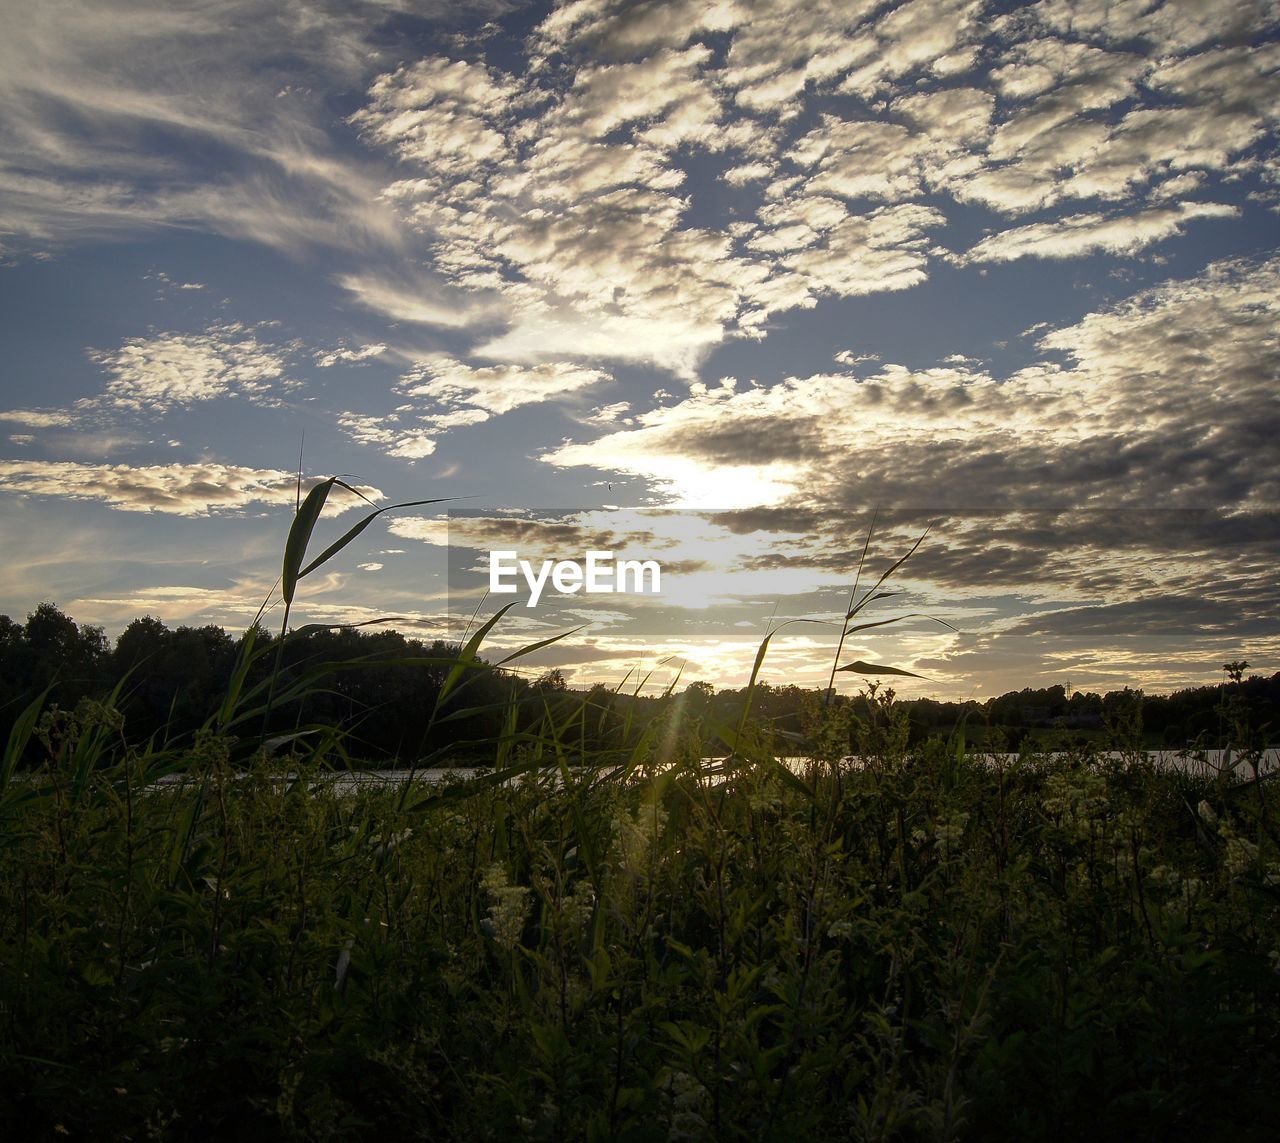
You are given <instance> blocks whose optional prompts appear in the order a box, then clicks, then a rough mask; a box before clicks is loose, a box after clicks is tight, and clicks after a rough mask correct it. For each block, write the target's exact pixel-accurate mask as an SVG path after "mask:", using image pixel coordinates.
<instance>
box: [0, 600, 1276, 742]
mask: <svg viewBox="0 0 1280 1143" xmlns="http://www.w3.org/2000/svg"><path fill="white" fill-rule="evenodd" d="M247 635H248V633H247V632H246V634H245V635H241V636H239V637H238V638H235V637H232V636H231V635H229V634H228V633H227V632H226V631H225V630H223V629H222V628H221V627H218V626H215V625H205V626H201V627H190V626H178V627H174V628H170V627H167V626H166V625H165V624H164V623H162V622H161V621H160V620H159V619H155V618H153V617H151V616H144V617H142V618H138V619H134V620H133V621H132V622H130V623H129V624H128V626H126V627H125V629H124V630H123V631H122V632H121V634H120V636H119V637H118V638H117V639H116V640H115V642H114V644H113V643H112V642H111V641H110V640H109V639H108V638H107V636H106V634H105V633H104V631H103V629H102V628H101V627H97V626H93V625H90V624H77V623H76V622H75V621H74V620H73V619H72V618H71V617H69V616H67V615H65V614H64V613H63V612H62V611H61V610H59V608H58V607H57V606H55V605H54V604H52V603H41V604H40V605H39V606H38V607H36V609H35V610H34V611H32V612H31V614H30V615H29V616H28V617H27V619H26V622H25V623H18V622H15V621H14V620H12V619H11V618H10V617H9V616H6V615H0V741H2V740H3V738H4V737H7V735H8V732H9V728H10V727H11V726H12V724H13V722H14V720H15V719H16V718H17V716H18V715H19V714H20V712H21V711H22V710H23V709H24V708H25V707H26V706H27V705H28V704H29V703H30V702H31V701H32V699H33V698H34V697H35V696H37V695H39V694H41V693H43V692H46V691H47V692H48V701H50V702H54V703H57V704H58V705H59V706H61V707H62V708H64V709H71V708H74V707H75V705H76V704H77V703H78V702H79V701H81V700H82V699H85V698H101V697H103V696H105V695H107V694H109V693H111V692H112V691H113V690H114V691H116V694H117V700H116V702H117V705H118V707H119V708H120V710H121V711H122V713H123V714H124V715H125V720H126V732H127V735H128V737H129V739H130V740H131V741H135V742H143V741H147V740H148V739H157V738H158V739H159V740H161V741H165V740H171V741H175V742H176V741H181V740H182V739H183V738H184V737H189V736H190V735H192V734H193V733H194V732H195V731H196V730H197V729H198V728H199V727H200V726H201V725H202V724H204V723H205V722H206V721H207V720H208V719H209V718H210V717H211V716H212V715H213V713H214V711H215V710H217V708H218V704H219V703H220V702H221V701H222V698H223V696H224V695H225V694H226V691H227V687H228V684H229V683H230V681H231V678H232V672H233V671H234V669H235V666H236V663H237V661H238V659H239V656H240V653H241V650H242V647H243V643H244V640H245V638H246V637H247ZM254 638H255V640H256V641H257V644H256V645H258V646H260V647H267V648H268V649H269V652H270V653H268V654H265V655H262V656H260V657H259V658H258V659H256V660H255V662H254V664H253V666H252V668H251V670H250V675H249V678H248V680H247V683H248V685H253V684H254V683H255V682H258V681H261V680H262V679H264V678H265V677H266V676H267V675H269V674H270V673H271V671H272V670H273V669H274V668H275V664H276V661H277V653H276V652H277V651H278V652H279V655H278V658H279V662H280V672H281V674H280V686H279V690H280V692H281V693H286V692H287V690H288V686H289V684H290V683H291V682H293V681H295V680H297V679H299V678H301V677H303V676H305V675H307V674H308V672H314V673H316V674H317V677H319V676H320V675H321V674H323V679H322V681H321V682H319V683H318V684H317V685H316V686H315V687H313V688H311V689H310V690H309V691H308V693H307V694H306V695H305V697H303V698H302V699H300V700H298V701H285V702H281V703H279V704H278V705H277V707H276V708H275V709H273V712H272V715H271V720H270V723H269V724H266V725H264V726H263V728H262V729H263V731H264V733H265V732H268V731H269V732H270V733H272V734H280V733H286V732H288V731H290V730H292V729H296V728H299V727H307V726H330V727H341V728H342V729H343V731H344V734H345V738H346V748H347V750H348V751H349V752H350V754H351V755H352V756H353V757H357V758H359V759H360V760H361V761H363V762H374V763H380V762H388V761H400V762H409V761H413V760H415V759H419V758H422V757H425V756H428V755H430V754H432V752H436V751H439V750H440V749H441V748H443V747H453V748H454V751H453V752H454V753H455V755H456V756H458V757H459V759H460V760H461V759H466V757H467V754H468V751H469V750H471V751H473V752H474V753H475V754H476V760H482V759H483V756H484V754H485V748H484V747H483V745H481V744H483V743H484V742H486V741H492V740H493V739H494V738H496V737H498V736H499V735H501V734H504V733H506V734H510V733H511V731H512V730H513V729H516V730H519V729H521V728H525V729H528V728H529V727H531V726H533V725H534V724H535V723H536V722H537V721H538V719H539V718H540V716H541V715H542V714H545V713H546V712H547V711H548V710H551V711H553V713H555V715H556V721H557V725H559V726H561V727H564V726H565V725H568V724H567V723H566V714H571V713H572V712H574V711H576V712H577V714H576V719H577V722H576V730H575V733H576V735H577V743H576V744H577V746H578V747H579V748H586V749H589V750H594V751H604V752H607V751H608V750H610V749H615V748H616V749H618V750H619V751H621V750H624V749H626V748H627V746H628V744H629V743H630V742H631V741H633V740H634V733H635V732H636V728H638V727H641V726H644V725H649V724H651V723H652V722H653V720H654V719H655V718H662V717H675V718H677V719H678V720H679V722H680V725H681V728H682V731H683V732H684V733H685V734H686V735H688V734H692V735H694V736H697V737H699V738H700V745H701V749H703V750H704V751H705V752H706V753H719V752H722V750H723V743H722V742H720V741H718V740H717V731H718V729H719V728H722V727H727V726H732V725H734V724H735V723H736V721H737V718H738V716H739V714H740V712H741V710H742V706H743V703H744V702H746V701H747V699H748V695H747V693H746V691H745V689H734V688H727V689H721V690H717V689H716V688H715V687H714V686H712V685H711V684H710V683H706V682H694V683H691V684H689V685H688V686H686V687H685V688H684V689H683V690H682V691H681V692H679V693H672V694H668V695H665V696H664V695H657V696H652V695H630V694H624V693H615V692H614V691H612V690H610V689H609V688H607V687H605V686H603V685H600V684H597V685H596V686H594V687H592V688H590V690H587V691H575V690H571V689H570V688H569V686H568V685H567V682H566V679H565V677H564V675H563V674H562V673H561V672H559V671H555V670H553V671H549V672H547V673H546V674H544V675H542V676H540V677H538V678H534V679H528V678H526V677H524V676H522V675H517V674H515V673H512V672H509V671H502V670H498V669H487V670H480V671H472V672H468V675H467V682H466V685H465V686H464V687H463V688H462V690H461V692H460V693H459V694H458V695H457V696H455V697H452V698H451V700H450V702H449V703H446V705H445V706H444V707H443V708H440V707H439V706H438V703H437V699H438V697H439V695H440V693H441V688H442V687H443V686H444V683H445V679H446V676H447V674H448V672H449V670H450V668H451V666H452V665H453V664H454V663H455V662H456V661H457V658H458V656H459V654H460V648H459V646H458V645H457V644H456V643H452V642H449V641H445V640H439V639H435V640H431V641H424V640H420V639H415V638H411V637H407V636H405V635H403V634H402V633H400V632H399V631H394V630H384V631H376V632H370V631H368V630H357V629H352V628H309V629H307V630H306V631H304V632H294V633H291V634H290V635H289V637H288V638H286V639H285V640H284V643H283V646H280V645H279V644H278V643H277V636H274V635H272V634H271V633H269V632H267V631H265V630H263V629H262V628H258V629H256V630H255V632H254ZM322 665H329V666H330V667H331V669H330V670H326V671H324V672H320V671H319V670H318V668H320V667H322ZM1247 667H1248V664H1247V663H1231V664H1226V665H1225V666H1224V670H1226V671H1227V677H1226V678H1224V682H1223V684H1222V685H1217V686H1204V687H1193V688H1187V689H1184V690H1179V691H1175V692H1174V693H1172V694H1168V695H1147V694H1144V693H1143V692H1142V691H1140V690H1135V689H1131V688H1128V687H1125V688H1122V689H1120V690H1115V691H1109V692H1107V693H1105V694H1098V693H1095V692H1081V691H1078V690H1077V691H1074V692H1073V693H1071V694H1068V693H1067V689H1066V687H1065V686H1062V685H1055V686H1050V687H1045V688H1030V687H1028V688H1024V689H1022V690H1020V691H1009V692H1006V693H1005V694H1002V695H999V696H997V697H994V698H990V699H987V700H986V701H985V702H978V701H976V700H969V701H966V702H944V701H939V700H936V699H930V698H916V699H903V700H896V699H895V697H894V696H893V694H892V691H887V690H883V689H880V688H875V687H873V688H870V689H869V690H864V692H863V693H862V694H860V695H854V696H848V695H836V696H832V697H831V698H830V699H824V698H823V696H822V694H821V692H819V691H815V690H812V689H806V688H803V687H799V686H795V685H785V686H771V685H770V684H768V683H767V682H762V683H758V684H757V685H756V687H755V688H754V691H753V692H752V694H751V695H750V696H749V697H750V701H751V710H752V716H753V720H754V724H755V725H756V726H757V727H760V728H762V729H763V732H764V733H765V734H766V735H767V736H768V737H770V738H771V741H769V743H768V744H769V746H770V748H772V749H774V750H775V751H777V752H779V753H795V752H797V748H796V743H797V742H800V741H802V740H803V738H804V736H805V735H806V734H807V733H809V732H811V730H812V728H813V726H814V724H815V715H816V714H817V713H818V712H819V711H820V710H821V709H822V707H823V706H824V705H831V707H832V709H834V710H836V711H838V712H839V711H844V712H846V713H847V714H849V715H851V716H853V717H851V718H848V719H846V721H847V722H850V723H851V724H852V723H856V721H857V719H858V718H872V717H876V716H877V713H879V714H883V711H884V710H885V708H886V704H887V705H891V706H892V707H893V708H894V710H895V711H896V713H897V717H898V718H900V719H902V720H904V722H905V727H906V732H907V734H908V735H909V740H910V742H912V743H918V742H922V741H925V740H927V739H929V738H931V737H936V736H948V735H950V734H953V733H954V732H955V731H956V730H957V729H958V728H960V727H964V728H965V730H966V733H967V734H968V736H969V740H970V741H971V742H972V741H975V740H979V741H980V740H982V739H983V738H984V736H986V737H987V738H992V737H993V736H994V735H996V734H998V737H999V738H1000V740H1001V741H1003V742H1004V743H1005V744H1006V745H1007V746H1008V747H1009V748H1012V749H1016V748H1017V746H1018V745H1019V744H1020V743H1021V741H1022V740H1023V739H1025V738H1027V737H1028V736H1030V737H1032V738H1038V739H1041V740H1043V738H1044V736H1045V735H1047V734H1053V733H1056V734H1065V735H1068V736H1070V735H1076V736H1085V737H1088V736H1090V735H1094V734H1101V733H1104V732H1107V731H1113V730H1114V729H1115V728H1116V726H1117V725H1118V724H1120V723H1123V724H1125V725H1126V726H1128V727H1129V728H1130V729H1133V728H1135V727H1136V728H1140V729H1141V731H1142V733H1143V734H1144V741H1145V744H1146V745H1148V746H1167V747H1181V746H1203V747H1214V746H1221V745H1225V744H1226V742H1227V740H1228V739H1231V740H1232V741H1233V742H1235V743H1236V744H1239V741H1240V737H1241V735H1242V734H1248V735H1252V736H1253V738H1254V740H1255V741H1257V740H1268V741H1269V740H1272V739H1274V738H1275V737H1276V736H1277V735H1278V734H1280V720H1277V719H1275V718H1274V712H1276V711H1277V710H1278V709H1280V673H1276V674H1274V675H1271V676H1270V677H1265V676H1259V675H1250V676H1248V677H1246V676H1245V670H1246V669H1247ZM513 709H514V711H515V716H514V723H513V722H512V711H513ZM444 716H447V717H444ZM570 722H572V719H571V720H570ZM469 744H471V745H469ZM853 745H854V740H853V738H852V737H851V739H850V748H851V749H852V747H853Z"/></svg>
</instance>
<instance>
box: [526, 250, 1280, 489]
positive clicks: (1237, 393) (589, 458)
mask: <svg viewBox="0 0 1280 1143" xmlns="http://www.w3.org/2000/svg"><path fill="white" fill-rule="evenodd" d="M1278 297H1280V263H1278V262H1276V261H1270V262H1266V263H1263V264H1252V263H1243V262H1226V263H1219V264H1216V265H1214V266H1211V267H1210V268H1209V269H1208V270H1207V271H1206V272H1205V273H1204V274H1203V275H1200V276H1198V277H1196V278H1194V279H1190V280H1186V281H1174V282H1170V283H1167V284H1165V285H1163V286H1160V287H1157V288H1155V289H1152V290H1150V291H1147V292H1146V293H1144V294H1141V295H1139V296H1138V297H1136V298H1134V299H1132V300H1131V301H1129V302H1126V303H1123V304H1121V305H1119V306H1116V307H1114V308H1112V309H1109V310H1106V311H1102V312H1097V313H1092V314H1089V315H1087V316H1086V317H1085V318H1084V319H1083V320H1082V321H1080V322H1078V323H1076V324H1074V325H1071V326H1068V327H1064V328H1062V329H1059V330H1056V331H1052V332H1049V333H1045V334H1043V335H1042V336H1041V338H1040V342H1039V344H1040V347H1041V348H1042V349H1044V350H1046V351H1049V350H1052V351H1058V352H1061V353H1064V354H1066V355H1068V357H1069V358H1070V359H1071V360H1070V363H1069V364H1068V365H1060V364H1056V363H1051V362H1048V361H1046V362H1044V363H1042V364H1038V365H1033V366H1030V367H1027V368H1025V369H1022V370H1020V371H1018V372H1017V373H1015V374H1014V375H1012V376H1009V377H1005V378H996V377H993V376H991V375H990V374H988V373H986V372H985V371H982V370H980V369H975V368H972V367H970V366H968V365H958V366H948V367H941V368H936V369H927V370H910V369H906V368H904V367H902V366H896V365H885V366H881V367H878V369H877V372H875V373H873V374H871V375H869V376H865V377H858V376H855V375H853V374H851V373H840V374H820V375H815V376H810V377H806V378H788V379H786V380H784V381H782V382H779V383H778V384H776V385H772V386H751V387H747V388H739V387H738V386H737V384H736V383H735V382H733V381H732V380H730V381H728V382H726V383H724V384H722V385H721V386H719V387H718V388H707V387H705V386H701V385H698V386H695V388H694V392H693V394H692V395H691V396H690V397H688V398H687V399H686V400H684V401H681V402H679V403H677V404H676V405H673V406H670V407H666V408H662V409H659V410H655V411H652V412H649V413H644V414H641V415H639V416H638V417H636V418H635V423H636V427H634V428H626V429H623V430H621V431H617V432H610V433H606V434H604V435H603V436H601V437H599V438H597V439H596V440H594V441H589V442H581V443H579V442H571V443H567V444H564V445H561V446H559V447H557V448H555V449H552V450H550V451H548V452H547V453H545V454H544V455H543V459H544V460H545V461H546V462H547V463H550V464H552V465H556V466H561V467H564V466H574V465H589V466H591V467H593V468H597V469H604V470H611V471H615V472H625V473H628V474H631V475H634V476H640V477H644V478H647V479H650V480H653V481H655V482H657V483H658V484H660V485H665V486H666V490H667V492H668V493H669V494H670V495H672V496H674V497H675V498H677V499H678V500H679V501H680V502H682V503H686V504H690V505H694V506H705V507H716V506H721V505H722V506H726V507H732V506H736V505H737V504H738V503H740V501H737V500H735V501H734V502H733V503H730V502H728V501H722V502H720V504H719V505H718V504H717V501H716V499H715V497H716V495H717V494H720V493H723V492H724V491H725V490H726V489H732V488H733V487H735V486H736V487H740V488H747V489H749V490H751V491H752V492H755V493H760V492H768V493H771V495H772V500H773V502H774V503H779V504H789V505H795V506H805V505H808V506H817V507H821V506H822V505H824V504H833V503H838V504H850V505H855V504H868V503H880V504H885V505H891V506H899V507H909V506H915V505H918V506H924V507H950V508H966V507H967V508H973V507H977V506H989V505H992V504H1001V505H1005V506H1007V507H1011V508H1012V507H1017V506H1024V507H1025V506H1053V505H1060V506H1066V505H1070V504H1093V505H1097V506H1104V505H1113V506H1115V505H1125V504H1133V505H1139V504H1141V505H1148V506H1163V507H1204V506H1215V505H1225V504H1231V505H1236V506H1244V507H1250V506H1252V507H1265V506H1273V505H1275V504H1277V503H1280V465H1278V464H1277V462H1276V461H1275V459H1273V457H1274V451H1273V450H1271V449H1269V448H1268V446H1267V444H1266V442H1267V441H1268V440H1274V438H1275V435H1276V434H1277V433H1280V406H1277V403H1276V400H1275V391H1274V386H1275V378H1276V376H1277V372H1278V370H1280V347H1278V346H1277V343H1276V337H1275V328H1276V323H1277V320H1278V318H1280V313H1278V312H1277V305H1278V304H1277V301H1276V299H1277V298H1278Z"/></svg>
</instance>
